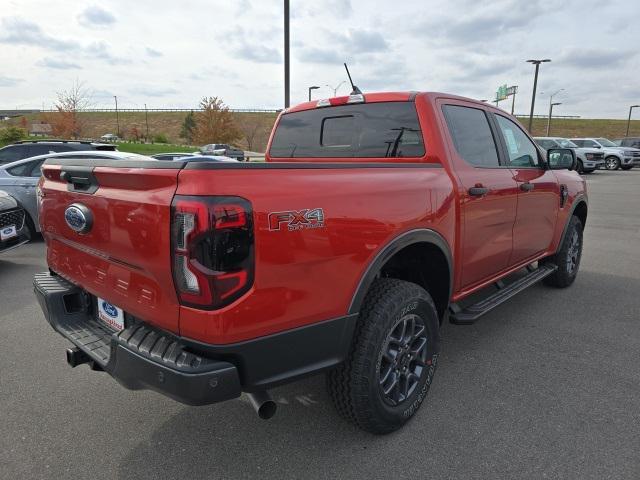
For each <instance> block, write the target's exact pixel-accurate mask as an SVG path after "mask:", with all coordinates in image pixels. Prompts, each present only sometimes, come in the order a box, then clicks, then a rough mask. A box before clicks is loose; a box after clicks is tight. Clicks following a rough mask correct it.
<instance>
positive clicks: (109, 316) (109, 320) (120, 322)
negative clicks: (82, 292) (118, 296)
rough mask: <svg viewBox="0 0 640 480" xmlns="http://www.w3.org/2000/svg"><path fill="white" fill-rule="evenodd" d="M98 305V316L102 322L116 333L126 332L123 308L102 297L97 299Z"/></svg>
mask: <svg viewBox="0 0 640 480" xmlns="http://www.w3.org/2000/svg"><path fill="white" fill-rule="evenodd" d="M96 303H97V305H96V307H97V308H96V312H97V315H96V316H97V317H98V320H99V321H100V322H102V323H104V324H105V325H107V326H108V327H109V328H110V329H112V330H114V331H117V332H119V331H120V330H124V326H125V325H124V311H123V310H122V309H121V308H119V307H116V306H115V305H113V304H112V303H110V302H108V301H107V300H105V299H103V298H100V297H96Z"/></svg>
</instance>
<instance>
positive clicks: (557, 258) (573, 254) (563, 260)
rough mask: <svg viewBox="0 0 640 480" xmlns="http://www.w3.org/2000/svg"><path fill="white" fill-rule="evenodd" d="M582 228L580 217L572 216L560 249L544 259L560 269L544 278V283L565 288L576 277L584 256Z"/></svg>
mask: <svg viewBox="0 0 640 480" xmlns="http://www.w3.org/2000/svg"><path fill="white" fill-rule="evenodd" d="M582 229H583V227H582V222H581V221H580V219H579V218H578V217H576V216H575V215H574V216H572V217H571V220H569V226H568V227H567V233H566V235H565V237H564V240H563V241H562V245H561V246H560V250H558V252H557V253H556V254H555V255H553V256H551V257H547V258H546V259H545V260H544V261H543V262H550V263H554V264H556V265H557V266H558V269H557V270H556V271H555V272H554V273H553V274H551V275H549V276H548V277H546V278H545V279H544V283H546V284H547V285H551V286H552V287H558V288H565V287H568V286H569V285H571V284H572V283H573V281H574V280H575V279H576V276H577V275H578V269H579V268H580V260H581V258H582Z"/></svg>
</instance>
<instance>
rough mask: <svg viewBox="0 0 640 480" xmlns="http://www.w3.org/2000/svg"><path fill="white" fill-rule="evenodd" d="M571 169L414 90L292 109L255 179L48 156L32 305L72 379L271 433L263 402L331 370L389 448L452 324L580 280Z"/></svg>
mask: <svg viewBox="0 0 640 480" xmlns="http://www.w3.org/2000/svg"><path fill="white" fill-rule="evenodd" d="M575 167H576V158H575V154H574V152H573V151H572V150H570V149H549V150H548V151H547V152H544V151H543V150H542V149H540V148H538V147H537V146H536V144H535V143H534V142H533V140H532V139H531V137H530V136H529V134H528V133H527V132H526V131H525V130H524V129H523V128H522V127H521V125H520V124H519V123H518V121H517V120H516V119H515V118H514V117H512V116H510V115H508V114H507V113H505V112H504V111H502V110H500V109H497V108H494V107H492V106H491V105H487V104H485V103H482V102H478V101H475V100H470V99H467V98H462V97H457V96H453V95H447V94H442V93H415V92H399V93H371V94H365V95H357V94H352V95H349V96H345V97H336V98H330V99H324V100H320V101H317V102H308V103H303V104H301V105H298V106H295V107H293V108H290V109H287V110H285V111H283V112H282V113H281V115H280V116H279V118H278V120H277V122H276V124H275V126H274V129H273V132H272V134H271V138H270V140H269V144H268V150H267V154H266V162H264V163H223V162H211V163H202V162H198V163H189V162H188V161H173V162H163V161H122V160H119V161H108V160H100V159H97V160H78V159H73V160H60V159H58V160H53V159H51V160H48V161H47V162H46V163H45V165H44V167H43V177H42V180H41V183H40V185H39V208H40V212H41V213H40V221H41V226H42V232H43V235H44V239H45V241H46V248H47V262H48V265H49V271H47V272H45V273H41V274H38V275H36V277H35V280H34V286H35V293H36V296H37V298H38V301H39V303H40V305H41V307H42V310H43V311H44V314H45V317H46V319H47V320H48V322H49V323H50V324H51V326H52V327H53V328H54V329H55V330H56V331H57V332H58V333H60V334H61V335H63V336H64V337H65V338H67V339H68V340H69V341H70V342H71V343H72V344H73V347H72V348H70V349H69V350H68V351H67V361H68V363H69V364H70V365H71V366H76V365H79V364H83V363H86V364H88V365H89V366H90V367H91V368H93V369H95V370H104V371H106V372H108V373H109V374H110V375H111V376H112V377H113V378H115V379H116V380H117V381H118V382H119V383H121V384H122V385H124V386H125V387H127V388H129V389H150V390H154V391H156V392H160V393H162V394H164V395H167V396H169V397H171V398H174V399H175V400H178V401H180V402H183V403H186V404H189V405H205V404H210V403H214V402H220V401H224V400H229V399H233V398H236V397H239V396H240V395H241V394H242V393H243V392H244V393H246V394H247V395H248V397H249V399H250V400H251V402H252V403H253V404H254V407H255V408H256V410H257V412H258V413H259V414H260V416H262V417H265V418H266V417H269V416H271V415H272V414H273V413H274V412H275V407H276V405H275V403H274V402H273V401H271V400H270V397H269V395H268V391H269V389H271V388H272V387H275V386H277V385H282V384H285V383H287V382H291V381H293V380H296V379H299V378H301V377H304V376H308V375H311V374H315V373H318V372H321V371H324V372H326V374H327V375H326V376H327V387H328V390H329V393H330V396H331V397H332V399H333V403H334V404H335V406H336V409H337V411H338V412H339V413H340V414H341V415H342V416H343V417H344V418H346V419H347V420H349V421H351V422H353V423H354V424H356V425H357V426H359V427H360V428H362V429H364V430H366V431H369V432H373V433H388V432H391V431H393V430H395V429H398V428H400V427H401V426H402V425H403V424H405V423H406V422H407V421H408V420H409V419H411V418H412V417H414V416H415V415H416V412H417V411H418V409H419V408H420V406H421V404H422V403H423V401H424V399H425V397H426V395H427V392H428V390H429V387H430V385H431V382H432V380H433V377H434V373H435V370H436V367H437V364H438V355H439V353H440V327H441V326H442V324H443V322H445V321H450V322H452V323H454V324H459V325H467V324H471V323H473V322H475V321H476V320H477V319H478V318H479V317H480V316H481V315H483V314H485V313H487V312H489V311H491V310H493V309H494V308H496V307H497V306H498V305H500V304H501V303H502V302H504V301H506V300H508V299H509V298H510V297H512V296H513V295H515V294H517V293H518V292H521V291H523V290H524V289H525V288H527V287H529V286H531V285H533V284H535V283H537V282H538V281H541V280H544V282H545V283H547V284H548V285H552V286H555V287H567V286H569V285H571V283H572V282H573V281H574V279H575V278H576V274H577V273H578V268H579V266H580V258H581V253H582V238H583V237H582V233H583V228H584V225H585V222H586V219H587V194H586V186H585V182H584V181H583V180H582V179H581V177H580V176H579V175H578V174H577V173H576V172H575V171H573V170H574V169H575ZM472 294H477V295H473V300H472V299H471V298H470V296H471V295H472ZM524 301H525V302H526V301H527V300H526V299H525V300H524Z"/></svg>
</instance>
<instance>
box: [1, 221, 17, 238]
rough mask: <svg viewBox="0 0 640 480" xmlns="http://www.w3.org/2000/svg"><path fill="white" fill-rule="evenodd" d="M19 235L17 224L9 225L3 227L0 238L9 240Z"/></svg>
mask: <svg viewBox="0 0 640 480" xmlns="http://www.w3.org/2000/svg"><path fill="white" fill-rule="evenodd" d="M17 235H18V230H17V229H16V226H15V225H9V226H8V227H3V228H2V229H1V230H0V240H2V241H4V240H9V239H10V238H13V237H16V236H17Z"/></svg>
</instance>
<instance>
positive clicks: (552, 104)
mask: <svg viewBox="0 0 640 480" xmlns="http://www.w3.org/2000/svg"><path fill="white" fill-rule="evenodd" d="M563 90H564V88H561V89H560V90H557V91H555V92H553V93H552V94H551V96H550V97H549V117H548V118H547V137H548V136H549V129H550V128H551V112H552V111H553V106H554V105H562V104H561V103H553V97H555V96H556V95H557V94H559V93H560V92H562V91H563Z"/></svg>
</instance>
